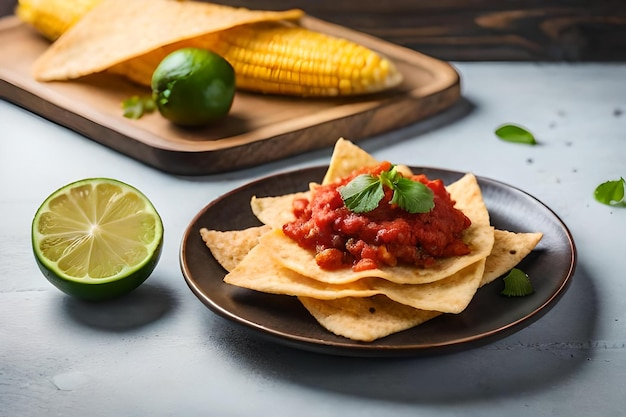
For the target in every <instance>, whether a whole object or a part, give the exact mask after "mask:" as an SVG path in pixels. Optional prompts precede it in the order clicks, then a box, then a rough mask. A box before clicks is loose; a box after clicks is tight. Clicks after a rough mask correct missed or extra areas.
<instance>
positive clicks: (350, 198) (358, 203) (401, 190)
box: [339, 166, 435, 214]
mask: <svg viewBox="0 0 626 417" xmlns="http://www.w3.org/2000/svg"><path fill="white" fill-rule="evenodd" d="M383 187H387V188H389V189H391V190H393V196H392V199H391V201H390V203H391V204H397V205H398V207H400V208H401V209H403V210H405V211H407V212H409V213H412V214H415V213H427V212H429V211H430V210H432V209H433V207H434V206H435V203H434V196H433V192H432V190H431V189H430V188H428V187H427V186H426V185H425V184H422V183H421V182H418V181H413V180H411V179H409V178H405V177H403V176H402V175H401V174H400V173H398V172H397V170H396V167H395V166H393V167H392V168H391V169H390V170H389V171H384V172H382V173H380V175H378V176H374V175H371V174H362V175H359V176H357V177H355V178H354V179H353V180H352V181H350V182H349V183H348V184H346V185H345V186H344V187H342V188H341V189H339V193H340V194H341V198H342V199H343V201H344V204H345V205H346V207H347V208H348V209H349V210H351V211H353V212H355V213H366V212H368V211H372V210H374V209H375V208H376V207H378V204H379V203H380V201H381V200H382V199H383V197H384V196H385V191H384V188H383Z"/></svg>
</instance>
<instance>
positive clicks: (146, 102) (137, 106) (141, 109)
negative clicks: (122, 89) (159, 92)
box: [122, 96, 156, 119]
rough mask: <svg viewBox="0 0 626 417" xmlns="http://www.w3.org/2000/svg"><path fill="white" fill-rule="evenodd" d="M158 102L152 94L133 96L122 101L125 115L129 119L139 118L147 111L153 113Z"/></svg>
mask: <svg viewBox="0 0 626 417" xmlns="http://www.w3.org/2000/svg"><path fill="white" fill-rule="evenodd" d="M155 108H156V104H155V102H154V100H153V99H152V97H151V96H144V97H140V96H132V97H130V98H127V99H125V100H124V101H122V110H124V117H126V118H128V119H139V118H141V117H142V116H143V115H144V114H146V113H152V112H153V111H154V110H155Z"/></svg>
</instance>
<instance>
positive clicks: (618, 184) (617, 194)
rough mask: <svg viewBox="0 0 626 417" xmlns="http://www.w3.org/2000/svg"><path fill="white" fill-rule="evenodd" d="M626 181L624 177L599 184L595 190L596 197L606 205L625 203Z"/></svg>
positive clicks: (625, 204)
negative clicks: (625, 190)
mask: <svg viewBox="0 0 626 417" xmlns="http://www.w3.org/2000/svg"><path fill="white" fill-rule="evenodd" d="M625 188H626V181H625V180H624V178H623V177H620V179H619V180H615V181H606V182H603V183H602V184H600V185H598V186H597V187H596V189H595V191H594V194H593V195H594V197H595V199H596V200H597V201H599V202H600V203H602V204H606V205H609V206H610V205H624V206H626V201H624V189H625Z"/></svg>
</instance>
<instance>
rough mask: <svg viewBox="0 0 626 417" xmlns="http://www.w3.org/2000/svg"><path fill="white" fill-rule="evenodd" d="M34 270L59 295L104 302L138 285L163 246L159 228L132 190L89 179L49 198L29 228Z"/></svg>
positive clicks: (148, 205)
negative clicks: (30, 229) (34, 260)
mask: <svg viewBox="0 0 626 417" xmlns="http://www.w3.org/2000/svg"><path fill="white" fill-rule="evenodd" d="M32 244H33V251H34V254H35V258H36V260H37V264H38V265H39V268H40V269H41V271H42V272H43V274H44V275H45V276H46V278H47V279H48V280H49V281H50V282H51V283H52V284H53V285H55V286H56V287H57V288H59V289H60V290H61V291H63V292H65V293H67V294H69V295H72V296H75V297H78V298H82V299H86V300H105V299H110V298H114V297H117V296H119V295H122V294H125V293H127V292H129V291H132V290H133V289H135V288H137V287H138V286H139V285H141V284H142V283H143V282H144V281H145V280H146V279H147V278H148V276H149V275H150V274H151V273H152V271H153V270H154V267H155V266H156V264H157V262H158V261H159V258H160V256H161V248H162V246H163V223H162V221H161V217H160V216H159V214H158V213H157V211H156V210H155V208H154V206H153V205H152V203H151V202H150V200H148V198H147V197H146V196H145V195H143V194H142V193H141V192H140V191H138V190H137V189H136V188H134V187H132V186H130V185H128V184H125V183H123V182H120V181H117V180H113V179H108V178H88V179H84V180H81V181H77V182H73V183H71V184H68V185H66V186H64V187H62V188H60V189H58V190H57V191H55V192H54V193H52V194H51V195H50V196H49V197H48V198H47V199H46V200H45V201H44V202H43V203H42V204H41V206H40V207H39V209H38V210H37V213H36V214H35V217H34V219H33V223H32Z"/></svg>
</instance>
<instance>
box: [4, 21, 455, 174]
mask: <svg viewBox="0 0 626 417" xmlns="http://www.w3.org/2000/svg"><path fill="white" fill-rule="evenodd" d="M302 23H303V25H304V26H306V27H309V28H311V29H313V30H317V31H320V32H325V33H328V34H331V35H335V36H339V37H344V38H348V39H351V40H353V41H356V42H358V43H361V44H363V45H365V46H368V47H370V48H371V49H374V50H376V51H378V52H380V53H382V54H384V55H386V56H387V57H389V58H390V59H392V60H393V61H394V62H395V63H396V65H397V66H398V68H399V70H400V71H401V72H402V74H403V76H404V82H403V83H402V85H400V86H399V87H398V88H396V89H394V90H392V91H389V92H385V93H383V94H376V95H370V96H363V97H353V98H331V99H310V98H307V99H303V98H293V97H279V96H270V95H262V94H252V93H243V92H241V93H239V92H238V93H237V95H236V97H235V101H234V103H233V107H232V110H231V113H230V114H229V116H228V117H227V118H226V119H225V120H223V121H222V122H220V123H218V124H216V125H213V126H209V127H206V128H200V129H184V128H179V127H176V126H174V125H172V124H171V123H169V122H168V121H167V120H165V119H164V118H163V117H161V116H160V115H159V114H158V112H155V113H152V114H149V115H146V116H144V117H142V118H141V119H139V120H131V119H127V118H125V117H123V115H122V110H121V107H120V105H121V102H122V101H123V100H124V99H126V98H128V97H130V96H132V95H135V94H148V93H149V90H148V89H146V88H145V87H139V86H136V85H134V84H132V83H130V82H127V81H126V80H124V79H122V78H119V77H117V76H114V75H111V74H98V75H93V76H89V77H86V78H84V79H81V80H78V81H72V82H51V83H40V82H37V81H35V80H34V79H33V78H32V76H31V70H30V69H31V66H32V63H33V62H34V61H35V59H36V58H37V57H38V56H39V55H40V54H41V53H43V51H44V50H45V49H46V48H47V47H48V45H49V43H48V42H47V41H46V40H44V39H43V38H42V37H40V36H39V35H37V34H36V33H35V32H34V31H33V30H32V28H30V27H29V26H27V25H25V24H24V23H22V22H20V21H19V20H18V19H17V18H16V17H14V16H10V17H5V18H3V19H0V97H1V98H3V99H5V100H8V101H10V102H13V103H15V104H17V105H19V106H22V107H24V108H26V109H28V110H30V111H32V112H34V113H37V114H39V115H41V116H43V117H45V118H47V119H49V120H51V121H54V122H56V123H58V124H60V125H63V126H66V127H68V128H70V129H72V130H74V131H77V132H79V133H81V134H82V135H84V136H86V137H87V138H89V139H92V140H94V141H96V142H99V143H101V144H102V145H105V146H108V147H110V148H112V149H115V150H117V151H119V152H121V153H123V154H125V155H128V156H130V157H132V158H135V159H137V160H139V161H141V162H143V163H145V164H147V165H150V166H152V167H155V168H157V169H159V170H162V171H165V172H169V173H173V174H179V175H203V174H211V173H217V172H224V171H230V170H235V169H239V168H244V167H249V166H254V165H259V164H263V163H266V162H269V161H273V160H277V159H280V158H285V157H287V156H291V155H295V154H298V153H303V152H307V151H311V150H314V149H320V148H324V147H330V146H332V145H334V143H335V142H336V140H337V139H338V138H339V137H345V138H346V139H349V140H351V141H353V142H357V141H359V140H360V139H363V138H366V137H369V136H372V135H376V134H380V133H383V132H387V131H390V130H393V129H397V128H399V127H402V126H406V125H409V124H411V123H414V122H417V121H419V120H422V119H424V118H426V117H428V116H431V115H433V114H435V113H437V112H440V111H442V110H444V109H446V108H448V107H449V106H451V105H452V104H454V103H455V102H456V101H457V100H458V99H459V98H460V80H459V75H458V74H457V72H456V71H455V70H454V68H453V67H452V66H450V65H449V64H447V63H445V62H442V61H439V60H436V59H434V58H431V57H428V56H425V55H423V54H420V53H419V52H416V51H413V50H410V49H407V48H404V47H401V46H398V45H394V44H391V43H388V42H385V41H383V40H381V39H377V38H373V37H371V36H368V35H365V34H363V33H359V32H355V31H353V30H350V29H347V28H344V27H341V26H337V25H333V24H330V23H327V22H324V21H321V20H318V19H315V18H312V17H308V16H307V17H305V18H304V19H303V21H302Z"/></svg>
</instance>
